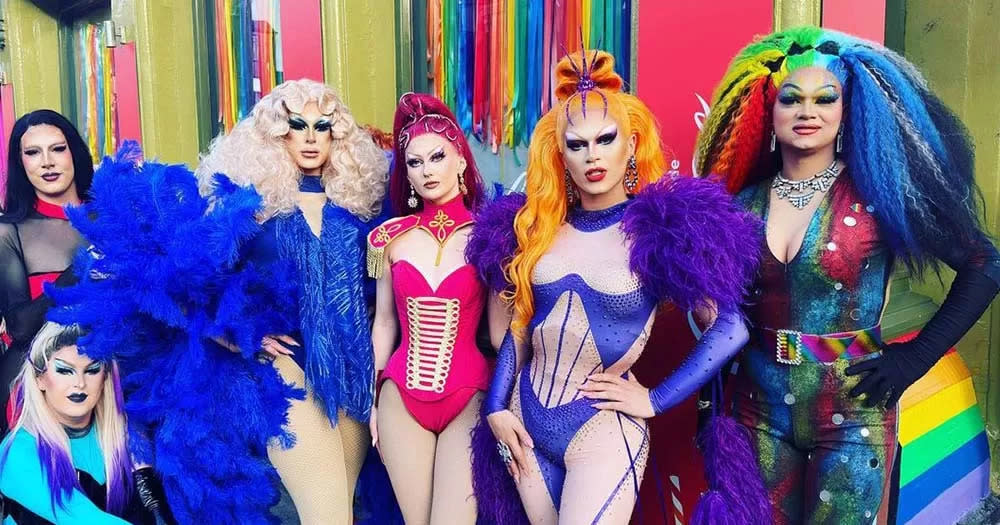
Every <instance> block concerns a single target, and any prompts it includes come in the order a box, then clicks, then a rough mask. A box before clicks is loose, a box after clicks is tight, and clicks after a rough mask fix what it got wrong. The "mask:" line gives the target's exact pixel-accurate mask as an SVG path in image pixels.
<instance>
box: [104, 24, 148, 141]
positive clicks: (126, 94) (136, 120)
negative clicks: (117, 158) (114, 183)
mask: <svg viewBox="0 0 1000 525" xmlns="http://www.w3.org/2000/svg"><path fill="white" fill-rule="evenodd" d="M111 59H112V61H114V71H115V78H114V90H115V104H117V105H118V144H117V145H118V146H121V144H122V142H124V141H126V140H134V141H136V142H138V143H140V144H142V125H141V119H140V116H139V77H138V73H137V71H136V62H135V43H134V42H129V43H127V44H121V45H119V46H117V47H115V48H114V49H112V51H111Z"/></svg>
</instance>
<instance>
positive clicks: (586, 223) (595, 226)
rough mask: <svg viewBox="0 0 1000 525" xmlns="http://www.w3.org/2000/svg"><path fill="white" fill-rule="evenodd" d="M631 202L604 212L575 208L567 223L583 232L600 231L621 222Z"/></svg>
mask: <svg viewBox="0 0 1000 525" xmlns="http://www.w3.org/2000/svg"><path fill="white" fill-rule="evenodd" d="M630 202H632V201H631V200H626V201H623V202H620V203H618V204H615V205H614V206H611V207H610V208H604V209H603V210H584V209H582V208H575V209H573V210H571V211H570V213H569V217H568V218H567V221H568V222H569V223H570V224H572V225H573V227H574V228H576V229H577V230H579V231H582V232H596V231H600V230H603V229H605V228H607V227H609V226H611V225H612V224H617V223H618V222H620V221H621V220H622V216H623V215H624V214H625V209H626V208H628V205H629V203H630Z"/></svg>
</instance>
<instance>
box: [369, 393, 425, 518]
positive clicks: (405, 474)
mask: <svg viewBox="0 0 1000 525" xmlns="http://www.w3.org/2000/svg"><path fill="white" fill-rule="evenodd" d="M378 430H379V443H380V445H379V448H380V449H381V452H382V461H383V462H384V463H385V468H386V470H387V471H389V479H390V480H391V481H392V489H393V491H395V493H396V499H397V500H398V501H399V507H400V509H401V510H402V511H403V519H405V520H406V523H407V524H408V525H426V524H428V523H430V521H431V494H432V490H433V483H434V450H435V448H436V447H437V436H435V435H434V433H432V432H430V431H428V430H427V429H425V428H424V427H422V426H420V424H419V423H417V422H416V421H415V420H414V419H413V416H411V415H410V413H409V412H408V411H407V410H406V406H405V405H403V399H402V398H401V397H400V395H399V388H398V387H397V386H396V384H395V383H393V382H392V381H391V380H387V381H386V382H384V383H382V393H381V395H380V396H379V404H378Z"/></svg>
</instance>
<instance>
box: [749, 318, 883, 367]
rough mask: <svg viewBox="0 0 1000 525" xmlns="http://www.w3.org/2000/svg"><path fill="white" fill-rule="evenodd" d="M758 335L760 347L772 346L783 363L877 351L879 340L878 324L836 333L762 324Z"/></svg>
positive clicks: (879, 330)
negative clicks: (772, 326) (764, 326)
mask: <svg viewBox="0 0 1000 525" xmlns="http://www.w3.org/2000/svg"><path fill="white" fill-rule="evenodd" d="M757 335H758V337H759V338H760V341H761V342H762V343H763V349H764V350H765V351H766V350H767V349H768V348H774V350H775V360H776V361H777V362H779V363H783V364H786V365H800V364H802V363H803V362H804V361H810V362H814V363H832V362H834V361H836V360H838V359H854V358H857V357H862V356H865V355H868V354H872V353H875V352H878V351H879V350H880V349H881V347H880V344H881V342H882V329H881V326H880V325H875V326H873V327H871V328H864V329H862V330H855V331H853V332H838V333H835V334H824V335H817V334H804V333H802V332H799V331H796V330H774V329H771V328H761V329H758V330H757Z"/></svg>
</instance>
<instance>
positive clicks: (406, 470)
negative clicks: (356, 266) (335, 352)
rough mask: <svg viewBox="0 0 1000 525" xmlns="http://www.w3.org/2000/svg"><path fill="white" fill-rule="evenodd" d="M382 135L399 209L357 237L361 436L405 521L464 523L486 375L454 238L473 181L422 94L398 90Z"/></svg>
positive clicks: (476, 286) (437, 104)
mask: <svg viewBox="0 0 1000 525" xmlns="http://www.w3.org/2000/svg"><path fill="white" fill-rule="evenodd" d="M393 138H394V143H395V144H396V151H395V154H396V159H397V160H396V162H395V163H394V164H393V166H394V169H393V172H392V178H391V179H390V181H389V195H390V200H391V202H392V205H393V207H394V208H395V209H397V210H400V211H402V212H404V213H406V215H403V216H400V217H396V218H394V219H390V220H388V221H386V222H384V223H383V224H382V225H381V226H379V227H378V228H376V229H375V230H373V231H372V233H371V234H369V237H368V250H369V252H368V253H369V260H368V263H369V272H370V274H371V276H372V277H374V278H377V279H378V283H377V293H376V297H377V300H376V310H375V324H374V326H373V328H372V343H373V346H374V350H375V368H376V370H378V377H379V381H378V384H377V385H376V388H378V389H379V391H380V395H379V396H378V410H377V417H372V419H371V429H372V435H373V440H375V441H376V442H377V444H378V446H379V451H380V453H381V455H382V459H383V461H384V462H385V465H386V468H387V469H388V471H389V476H390V478H391V480H392V485H393V488H394V489H395V492H396V498H397V499H398V501H399V503H400V507H401V508H402V511H403V517H404V518H405V519H406V522H407V523H455V524H461V523H468V524H471V523H475V522H476V499H475V497H474V496H473V494H472V466H471V462H470V446H471V441H470V432H471V430H472V428H473V426H475V424H476V422H477V421H478V419H479V418H478V415H479V407H480V403H481V402H482V398H483V393H484V392H485V391H486V388H487V385H488V383H489V365H488V364H487V362H486V359H485V358H484V356H483V355H482V354H481V353H480V351H479V349H478V348H477V347H476V330H477V328H478V327H479V320H480V318H481V317H482V315H483V310H484V306H485V304H486V298H487V295H488V294H487V291H486V288H485V287H484V286H483V284H482V282H481V281H480V280H479V278H478V276H477V275H476V269H475V268H474V267H473V266H471V265H468V264H466V262H465V247H466V244H467V241H468V235H469V231H470V230H471V227H472V224H473V218H472V212H473V211H474V210H476V209H477V208H478V207H479V205H480V203H482V202H483V200H484V195H483V193H484V190H483V184H482V181H481V179H480V177H479V171H478V170H477V169H476V163H475V159H474V158H473V156H472V151H471V150H470V149H469V144H468V143H467V142H466V140H465V134H464V133H462V130H461V129H460V128H459V127H458V124H457V123H456V121H455V117H454V115H452V113H451V111H450V110H449V109H448V108H447V107H446V106H445V105H444V103H442V102H441V101H440V100H438V99H436V98H434V97H433V96H431V95H423V94H416V93H407V94H405V95H403V96H402V98H400V99H399V105H398V106H397V107H396V117H395V124H394V126H393ZM400 329H402V339H401V340H400V341H399V344H398V347H397V344H396V341H397V334H399V333H400ZM504 329H505V327H501V328H500V329H499V330H498V332H499V334H500V337H502V335H503V330H504ZM498 339H499V337H498ZM498 346H499V345H498ZM373 412H376V411H375V409H373Z"/></svg>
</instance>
